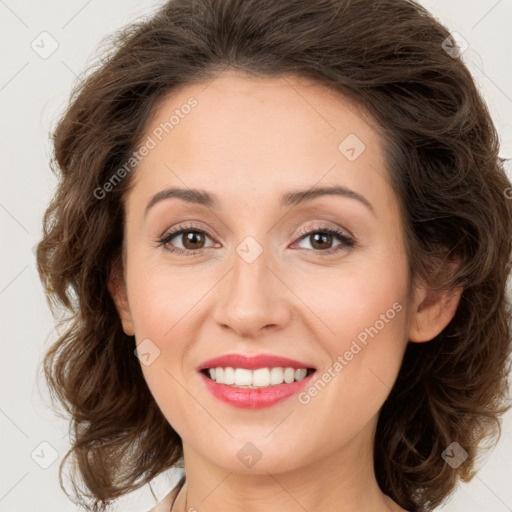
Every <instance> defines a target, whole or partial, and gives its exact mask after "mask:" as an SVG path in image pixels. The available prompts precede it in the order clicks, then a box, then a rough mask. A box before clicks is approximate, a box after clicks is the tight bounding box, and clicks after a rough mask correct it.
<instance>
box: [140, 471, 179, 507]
mask: <svg viewBox="0 0 512 512" xmlns="http://www.w3.org/2000/svg"><path fill="white" fill-rule="evenodd" d="M184 482H185V476H182V477H181V479H180V481H179V482H178V483H177V484H176V485H175V487H174V488H173V489H172V490H171V491H170V492H169V493H168V494H167V495H166V496H165V498H163V499H162V500H161V501H159V502H158V503H157V504H156V505H155V506H154V507H153V508H152V509H150V510H148V511H147V512H169V510H171V507H172V504H173V503H174V500H175V499H176V496H177V494H178V492H179V491H180V489H181V488H182V487H183V484H184Z"/></svg>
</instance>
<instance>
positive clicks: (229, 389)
mask: <svg viewBox="0 0 512 512" xmlns="http://www.w3.org/2000/svg"><path fill="white" fill-rule="evenodd" d="M239 368H240V367H239ZM289 368H290V367H289ZM301 368H304V366H301ZM316 373H317V372H316V371H314V372H312V373H310V374H309V375H308V376H306V377H304V378H303V379H302V380H298V381H294V382H291V383H290V384H286V383H283V384H277V385H275V386H268V387H265V388H236V387H234V386H229V385H227V384H218V383H217V382H215V381H214V380H212V379H210V378H208V377H207V376H206V375H205V374H204V373H202V372H199V375H200V378H201V379H202V381H203V382H204V385H205V386H206V389H207V390H208V391H209V392H210V393H211V394H212V395H213V396H214V397H215V398H217V399H218V400H220V401H221V402H224V403H226V404H228V405H231V406H233V407H238V408H240V409H263V408H264V407H270V406H271V405H275V404H277V403H278V402H281V401H283V400H286V399H287V398H289V397H291V396H293V395H296V394H297V393H299V392H300V391H301V390H302V389H304V387H305V386H306V385H309V384H310V383H311V379H312V378H313V376H314V375H315V374H316Z"/></svg>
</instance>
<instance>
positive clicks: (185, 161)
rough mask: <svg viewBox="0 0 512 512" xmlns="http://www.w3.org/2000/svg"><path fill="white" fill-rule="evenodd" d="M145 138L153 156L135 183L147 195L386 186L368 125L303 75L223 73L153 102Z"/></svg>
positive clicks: (356, 110)
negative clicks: (170, 189) (171, 190)
mask: <svg viewBox="0 0 512 512" xmlns="http://www.w3.org/2000/svg"><path fill="white" fill-rule="evenodd" d="M190 105H194V106H193V107H191V106H190ZM148 138H151V139H152V140H153V141H154V143H155V144H154V148H153V149H151V151H150V152H149V154H148V155H147V156H145V157H144V158H143V159H142V160H141V162H140V163H139V164H138V166H137V172H136V176H135V178H136V187H138V188H139V189H141V188H142V189H144V190H143V191H144V193H145V195H148V194H151V193H155V192H156V191H157V189H158V188H161V187H163V186H164V185H165V186H171V185H173V186H176V185H179V186H182V187H183V186H190V187H200V188H205V189H210V190H223V191H225V192H226V193H227V192H228V190H229V188H230V186H232V187H234V189H237V190H238V191H239V192H240V191H241V190H245V191H247V193H251V194H257V193H258V190H259V189H261V190H265V191H266V192H268V190H269V188H270V189H276V190H277V189H282V190H285V189H286V190H288V189H291V188H304V187H308V186H309V187H311V186H313V185H315V184H317V185H319V186H321V185H332V184H340V185H344V186H350V188H352V189H359V190H368V189H371V188H377V190H378V189H379V188H382V187H383V186H384V187H385V186H386V184H385V183H381V182H385V181H386V180H387V175H386V174H387V173H386V170H385V162H384V157H383V151H382V141H381V138H380V136H379V133H378V129H377V128H376V123H375V121H374V120H373V119H372V118H371V116H369V115H367V113H366V112H365V111H364V109H361V108H360V107H359V106H358V105H356V104H355V103H353V102H351V101H349V100H348V99H347V98H345V97H344V96H342V95H341V94H340V93H338V92H336V91H333V90H332V89H329V88H327V87H325V86H323V85H321V84H318V83H316V82H313V81H311V80H307V79H304V78H302V77H296V76H291V75H288V76H281V77H275V78H262V77H256V76H253V75H247V74H241V73H237V72H228V73H223V74H221V75H220V76H218V77H217V78H215V79H214V80H213V81H207V82H204V83H198V84H189V85H186V86H183V87H181V88H179V89H177V90H174V91H172V93H170V94H168V95H167V96H166V97H165V98H163V99H162V100H161V101H160V103H159V105H158V108H157V109H156V110H155V112H154V114H153V116H152V117H151V119H150V120H149V122H148V123H147V125H146V129H145V131H144V136H143V139H146V140H147V139H148ZM382 192H383V191H382V190H381V193H382ZM385 192H386V194H388V195H389V193H390V191H389V190H386V191H385ZM221 195H222V194H221ZM387 199H388V200H389V199H390V198H389V197H388V198H387Z"/></svg>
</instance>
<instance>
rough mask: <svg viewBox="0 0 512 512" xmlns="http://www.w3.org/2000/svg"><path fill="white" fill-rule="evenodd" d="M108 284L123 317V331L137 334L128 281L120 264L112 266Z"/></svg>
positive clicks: (121, 317)
mask: <svg viewBox="0 0 512 512" xmlns="http://www.w3.org/2000/svg"><path fill="white" fill-rule="evenodd" d="M107 286H108V291H109V292H110V295H111V297H112V300H113V301H114V304H115V306H116V309H117V312H118V314H119V318H120V319H121V323H122V325H123V331H124V332H125V334H126V335H128V336H133V335H134V334H135V330H134V328H133V321H132V315H131V312H130V306H129V304H128V296H127V292H126V283H125V280H124V276H123V273H122V270H121V269H120V268H119V265H113V266H112V268H111V271H110V275H109V279H108V285H107Z"/></svg>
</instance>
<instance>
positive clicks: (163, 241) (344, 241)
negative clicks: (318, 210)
mask: <svg viewBox="0 0 512 512" xmlns="http://www.w3.org/2000/svg"><path fill="white" fill-rule="evenodd" d="M186 232H194V233H202V234H203V235H206V236H208V237H209V238H212V237H211V236H210V234H209V233H208V232H207V231H205V230H203V229H200V228H198V227H196V226H194V225H182V226H177V227H176V228H173V229H172V230H171V231H169V232H167V233H166V234H165V235H163V236H162V237H160V238H159V239H158V245H157V247H162V246H164V247H165V250H167V251H169V252H171V253H177V254H182V255H184V256H197V255H199V254H200V253H202V252H203V250H204V249H209V247H202V248H201V249H197V250H192V249H185V250H184V249H180V248H176V247H173V248H170V247H168V246H167V244H168V243H169V242H170V241H171V240H172V239H173V238H174V237H176V236H177V235H182V234H183V233H186ZM314 233H323V234H329V235H334V236H335V237H336V238H338V240H339V241H340V242H341V243H340V244H339V245H337V246H335V247H331V248H330V249H326V250H320V249H300V250H303V251H308V252H311V251H312V252H314V253H316V254H324V255H325V254H327V255H330V254H333V253H337V252H339V251H340V250H341V249H340V247H341V248H343V247H345V248H350V249H351V248H354V247H355V246H356V243H355V241H354V239H353V238H351V237H349V236H347V235H345V234H344V233H343V232H341V231H338V230H337V229H335V228H332V227H329V226H318V227H315V228H314V229H309V230H308V229H303V230H302V231H301V232H300V233H299V238H298V239H297V240H298V241H300V240H302V239H303V238H306V237H307V236H309V235H312V234H314Z"/></svg>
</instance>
